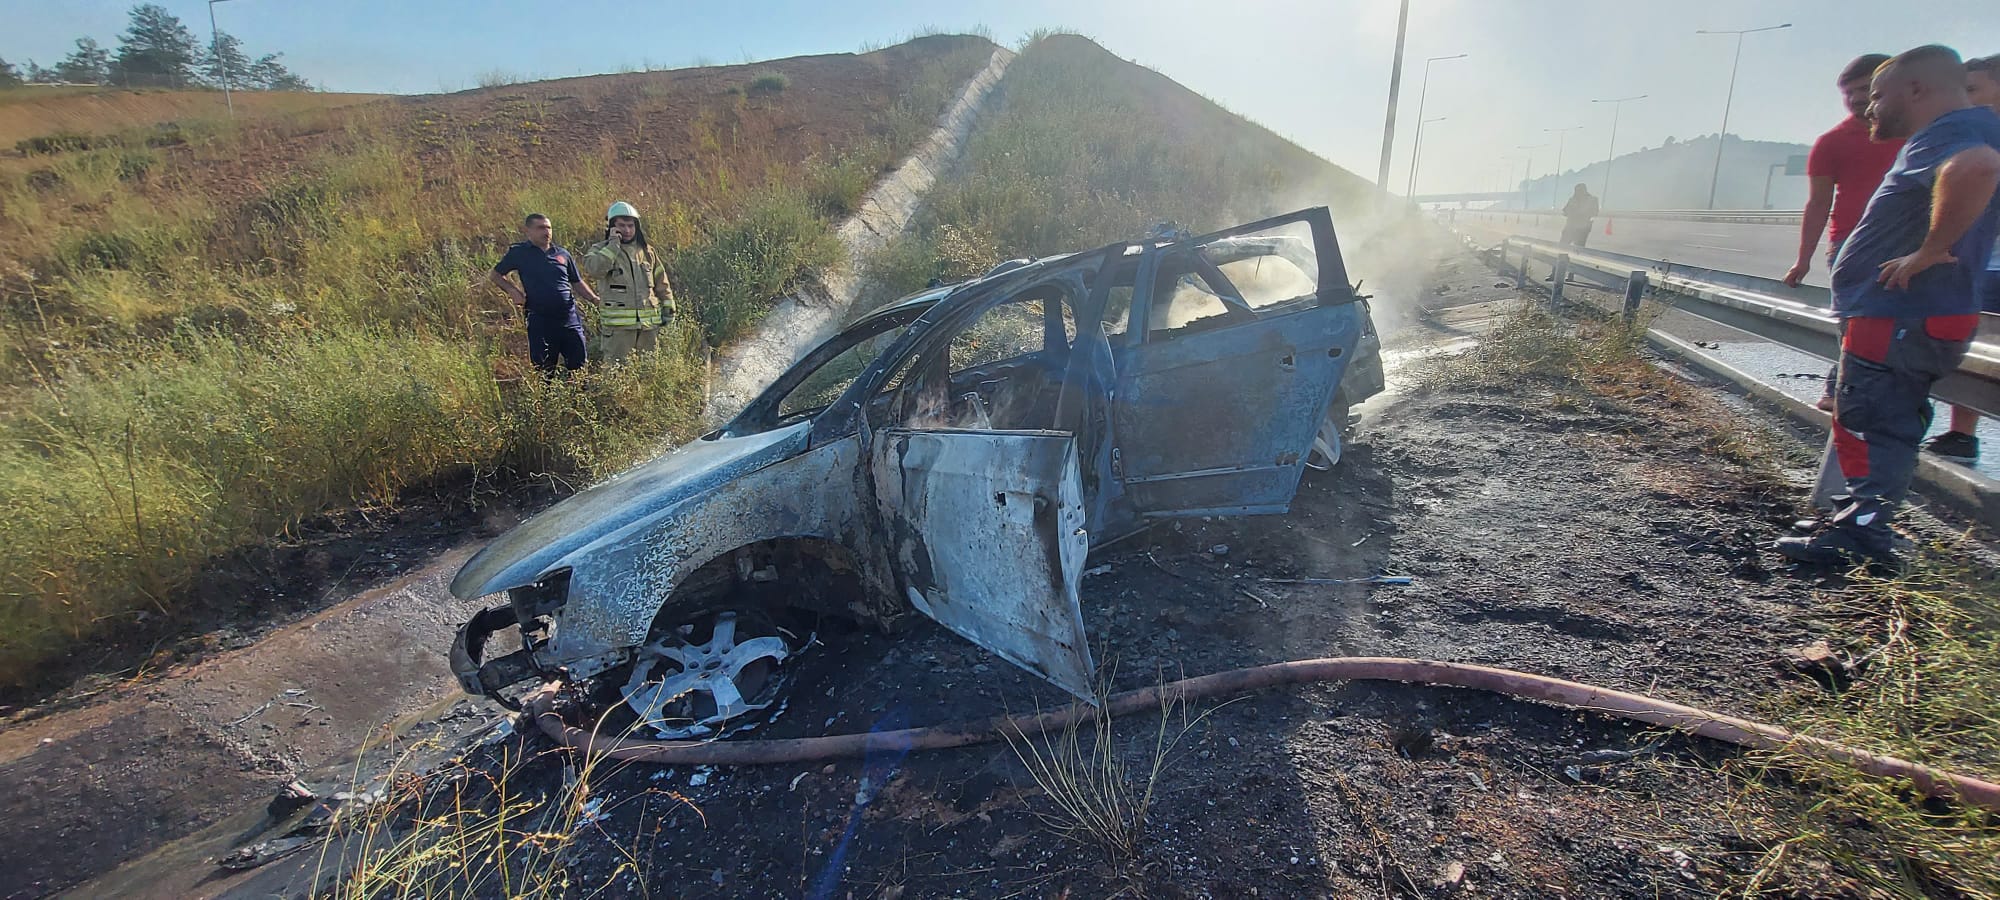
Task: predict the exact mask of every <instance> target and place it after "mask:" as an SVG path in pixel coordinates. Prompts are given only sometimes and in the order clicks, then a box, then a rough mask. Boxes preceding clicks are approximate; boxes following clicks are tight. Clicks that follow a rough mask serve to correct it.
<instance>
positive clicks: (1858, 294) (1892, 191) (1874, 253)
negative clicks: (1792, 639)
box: [1777, 45, 2000, 565]
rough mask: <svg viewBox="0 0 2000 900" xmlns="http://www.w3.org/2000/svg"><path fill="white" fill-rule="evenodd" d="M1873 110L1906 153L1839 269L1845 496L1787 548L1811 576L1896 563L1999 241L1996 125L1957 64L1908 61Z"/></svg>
mask: <svg viewBox="0 0 2000 900" xmlns="http://www.w3.org/2000/svg"><path fill="white" fill-rule="evenodd" d="M1869 98H1870V106H1869V110H1868V112H1869V118H1870V119H1871V121H1872V130H1873V133H1874V136H1875V137H1876V138H1877V139H1878V140H1886V139H1893V138H1907V139H1908V141H1907V143H1905V145H1904V147H1903V151H1902V153H1901V154H1900V155H1899V156H1898V157H1897V158H1896V163H1895V165H1894V166H1892V167H1891V168H1890V169H1889V173H1888V175H1887V176H1885V177H1884V178H1883V180H1882V184H1881V186H1880V187H1879V188H1877V189H1876V191H1875V196H1874V197H1873V198H1871V199H1870V200H1869V202H1868V208H1867V211H1866V212H1865V213H1863V214H1862V217H1861V221H1860V223H1859V224H1857V225H1856V226H1855V228H1854V231H1853V232H1852V233H1851V234H1849V235H1848V238H1847V241H1846V243H1845V244H1844V245H1842V247H1841V249H1840V256H1839V258H1838V259H1837V260H1835V262H1834V266H1833V311H1834V315H1836V316H1838V317H1840V318H1841V319H1842V320H1843V323H1844V324H1845V326H1846V327H1845V335H1844V336H1843V337H1842V338H1841V347H1840V389H1839V390H1840V392H1839V395H1838V397H1837V398H1836V400H1835V411H1834V424H1833V429H1834V444H1835V445H1836V447H1837V448H1838V454H1837V455H1838V457H1839V461H1840V471H1841V475H1842V476H1843V477H1844V478H1845V480H1846V482H1847V493H1846V495H1844V496H1841V497H1836V498H1835V504H1836V511H1835V513H1834V516H1833V518H1832V520H1830V521H1829V522H1828V523H1827V524H1826V525H1825V526H1823V527H1822V528H1820V529H1819V530H1818V531H1817V532H1816V533H1814V534H1812V535H1810V536H1803V537H1789V538H1783V539H1780V540H1779V541H1778V543H1777V549H1778V550H1779V552H1781V553H1783V554H1784V555H1786V556H1789V557H1791V558H1793V559H1796V560H1799V561H1801V562H1808V563H1822V564H1853V563H1861V562H1867V563H1884V564H1889V565H1894V564H1895V563H1896V562H1897V560H1896V554H1895V550H1894V546H1893V544H1892V542H1891V541H1892V538H1891V533H1890V531H1889V518H1890V516H1891V515H1892V514H1893V513H1894V512H1895V508H1896V506H1897V504H1899V503H1901V502H1902V500H1903V496H1904V494H1905V493H1907V492H1908V490H1909V486H1910V478H1911V476H1912V475H1913V474H1914V473H1915V471H1916V464H1917V442H1918V441H1920V440H1922V439H1923V436H1924V432H1925V431H1926V430H1927V429H1928V428H1929V427H1930V422H1931V406H1930V389H1931V385H1932V384H1933V383H1935V382H1936V381H1937V380H1938V379H1939V378H1941V377H1943V376H1944V375H1945V374H1946V373H1948V372H1950V371H1951V370H1952V369H1954V368H1956V367H1957V366H1958V362H1959V360H1961V359H1963V358H1964V357H1965V351H1966V349H1967V348H1968V347H1970V346H1971V340H1972V333H1973V330H1974V329H1975V328H1976V327H1977V326H1978V322H1979V300H1978V297H1977V295H1976V289H1975V286H1976V285H1977V284H1978V279H1979V278H1980V277H1981V276H1982V275H1983V273H1984V271H1985V268H1986V260H1987V256H1988V254H1989V253H1991V251H1992V250H1993V241H1994V237H1995V234H1996V233H2000V196H1996V188H2000V115H1996V114H1994V112H1993V111H1992V110H1990V109H1987V108H1985V107H1983V106H1973V105H1972V104H1971V103H1970V102H1969V101H1968V100H1967V99H1966V93H1965V66H1964V65H1963V64H1961V63H1960V61H1959V56H1958V54H1957V53H1956V52H1954V51H1952V50H1951V49H1950V48H1948V47H1942V46H1937V45H1930V46H1924V47H1918V48H1917V49H1915V50H1910V51H1908V52H1905V53H1903V54H1900V55H1898V56H1896V57H1895V58H1894V59H1891V60H1889V62H1887V63H1886V64H1884V65H1883V66H1882V68H1881V69H1879V70H1877V71H1876V73H1875V77H1874V80H1873V82H1872V84H1871V87H1870V92H1869Z"/></svg>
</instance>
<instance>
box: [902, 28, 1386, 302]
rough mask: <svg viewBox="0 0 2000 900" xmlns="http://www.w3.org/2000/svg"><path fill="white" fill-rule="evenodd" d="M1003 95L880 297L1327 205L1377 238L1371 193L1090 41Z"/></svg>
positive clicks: (1028, 59) (1037, 61)
mask: <svg viewBox="0 0 2000 900" xmlns="http://www.w3.org/2000/svg"><path fill="white" fill-rule="evenodd" d="M1001 90H1002V92H1003V94H1002V97H1003V102H1004V106H1003V107H1002V108H1001V110H1000V112H999V114H998V115H996V116H993V117H992V118H990V119H989V120H988V121H986V122H984V123H982V125H981V127H980V130H979V131H978V132H976V133H975V134H974V136H973V138H972V141H971V143H970V146H969V147H968V148H967V155H966V158H965V160H964V162H963V163H962V164H961V166H960V167H959V171H958V172H957V173H956V175H955V177H952V178H949V179H947V180H945V181H943V182H940V184H939V185H938V187H937V188H936V189H934V190H933V192H932V194H931V197H930V199H929V205H928V206H927V207H926V209H925V211H924V212H923V213H922V215H921V218H920V222H919V227H918V229H917V235H916V237H914V238H912V239H909V240H904V241H901V242H899V243H897V244H896V245H894V246H892V247H890V248H889V249H888V250H887V251H886V252H884V253H883V254H881V255H880V256H878V257H877V258H876V259H874V260H872V261H871V267H870V271H871V274H872V275H874V276H875V280H876V281H877V282H878V284H879V287H880V290H881V292H882V293H883V294H884V295H889V296H892V295H894V294H896V293H899V292H902V291H907V290H911V289H915V288H917V287H921V286H922V285H923V284H924V283H925V282H926V281H928V280H929V279H930V278H931V277H933V276H943V277H946V278H961V277H965V276H968V275H971V274H974V273H977V272H980V271H983V270H984V269H985V268H987V267H988V266H990V265H992V264H993V263H994V262H997V261H999V260H1001V259H1006V258H1011V257H1016V256H1030V257H1032V256H1042V255H1047V254H1050V253H1057V252H1063V251H1068V250H1075V249H1079V248H1083V247H1089V246H1095V245H1099V244H1103V243H1107V242H1109V241H1113V240H1118V239H1121V238H1129V237H1134V236H1136V235H1139V234H1142V233H1144V232H1145V230H1146V229H1147V228H1148V227H1149V226H1151V225H1153V224H1156V223H1158V222H1161V221H1165V220H1172V221H1175V222H1178V223H1180V224H1182V225H1184V226H1187V227H1189V228H1192V229H1194V230H1196V231H1202V230H1208V229H1213V228H1218V227H1222V226H1225V225H1230V224H1234V223H1237V222H1241V221H1246V220H1250V219H1255V218H1258V217H1261V216H1264V215H1269V214H1273V213H1278V212H1285V211H1289V210H1292V209H1297V208H1299V207H1303V206H1312V205H1327V206H1330V207H1332V208H1333V210H1334V213H1335V220H1336V225H1338V226H1340V227H1341V229H1342V234H1343V236H1344V239H1345V236H1348V235H1350V234H1351V235H1353V236H1355V237H1359V236H1360V235H1362V234H1364V233H1372V232H1373V231H1375V230H1376V228H1377V227H1378V226H1377V224H1376V222H1375V218H1376V214H1377V211H1376V208H1375V203H1376V199H1377V197H1378V196H1379V195H1378V194H1377V193H1376V191H1375V189H1374V186H1373V185H1372V184H1371V183H1370V182H1368V181H1366V180H1365V179H1362V178H1360V177H1358V176H1356V175H1354V174H1353V173H1351V172H1348V171H1346V170H1344V169H1341V168H1339V167H1337V166H1334V165H1333V164H1331V163H1329V162H1327V161H1326V160H1324V159H1321V158H1319V157H1317V156H1314V155H1313V154H1311V153H1309V152H1307V151H1306V150H1304V149H1303V148H1300V147H1299V146H1297V145H1296V144H1293V143H1291V142H1290V141H1287V140H1285V139H1284V138H1282V137H1279V136H1278V135H1276V134H1274V133H1272V132H1271V131H1269V130H1268V129H1266V128H1264V127H1263V126H1260V125H1258V124H1257V123H1255V122H1251V121H1249V120H1247V119H1244V118H1242V117H1241V116H1238V115H1236V114H1234V113H1231V112H1230V111H1229V110H1227V109H1224V108H1222V107H1220V106H1218V105H1216V104H1215V103H1214V102H1212V101H1210V100H1208V99H1207V98H1204V97H1202V96H1201V95H1199V94H1196V93H1194V92H1193V91H1190V90H1188V89H1187V88H1185V87H1182V86H1181V85H1179V84H1178V83H1176V82H1174V81H1173V80H1171V79H1169V78H1167V77H1166V76H1164V75H1161V74H1159V73H1158V72H1154V71H1153V70H1151V69H1147V68H1144V67H1142V66H1138V65H1135V64H1133V63H1130V62H1127V61H1125V60H1122V59H1119V58H1118V57H1116V56H1114V55H1112V54H1111V53H1110V52H1108V51H1106V50H1105V49H1104V48H1102V47H1100V46H1098V45H1097V44H1095V43H1093V42H1091V41H1090V40H1088V39H1086V38H1083V37H1080V36H1077V35H1072V34H1050V35H1046V36H1042V37H1041V38H1040V39H1038V40H1034V41H1032V42H1031V43H1030V44H1029V45H1028V46H1027V47H1026V48H1025V49H1024V50H1023V52H1022V54H1021V57H1020V58H1019V59H1018V60H1016V61H1015V62H1014V64H1013V65H1012V66H1011V67H1010V68H1009V69H1008V73H1007V78H1006V80H1005V81H1004V82H1002V84H1001ZM1349 229H1352V230H1351V231H1350V230H1349ZM876 299H881V297H880V296H878V297H877V298H876Z"/></svg>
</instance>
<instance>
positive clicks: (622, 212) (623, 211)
mask: <svg viewBox="0 0 2000 900" xmlns="http://www.w3.org/2000/svg"><path fill="white" fill-rule="evenodd" d="M619 216H626V217H629V218H630V219H631V220H632V221H634V222H637V221H639V211H638V210H637V209H634V208H633V207H632V204H630V203H626V202H625V201H623V200H620V201H618V202H617V203H613V204H611V208H610V209H607V210H605V211H604V221H606V222H609V221H611V220H612V219H616V218H618V217H619Z"/></svg>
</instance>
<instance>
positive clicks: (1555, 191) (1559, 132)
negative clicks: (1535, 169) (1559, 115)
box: [1542, 125, 1583, 209]
mask: <svg viewBox="0 0 2000 900" xmlns="http://www.w3.org/2000/svg"><path fill="white" fill-rule="evenodd" d="M1582 127H1583V126H1582V125H1571V126H1569V127H1568V128H1544V129H1542V133H1543V134H1553V135H1555V136H1556V168H1555V172H1554V175H1555V177H1556V180H1560V179H1561V178H1562V173H1563V142H1564V141H1566V140H1568V139H1569V133H1570V132H1572V131H1575V130H1577V129H1579V128H1582ZM1561 191H1562V185H1560V184H1557V183H1556V181H1554V180H1552V181H1550V182H1549V208H1550V209H1554V208H1555V205H1556V198H1557V197H1558V196H1559V195H1560V194H1561Z"/></svg>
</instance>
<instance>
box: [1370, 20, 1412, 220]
mask: <svg viewBox="0 0 2000 900" xmlns="http://www.w3.org/2000/svg"><path fill="white" fill-rule="evenodd" d="M1409 29H1410V0H1403V13H1402V15H1401V16H1400V17H1398V18H1397V19H1396V61H1395V63H1393V64H1391V66H1390V68H1389V121H1387V122H1384V123H1383V124H1382V170H1381V171H1380V172H1379V173H1377V174H1376V176H1375V186H1376V187H1378V188H1381V189H1382V193H1385V194H1386V193H1388V192H1389V151H1391V150H1394V149H1395V148H1396V89H1397V88H1398V87H1400V86H1401V85H1402V83H1403V35H1404V34H1405V33H1406V32H1408V31H1409Z"/></svg>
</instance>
